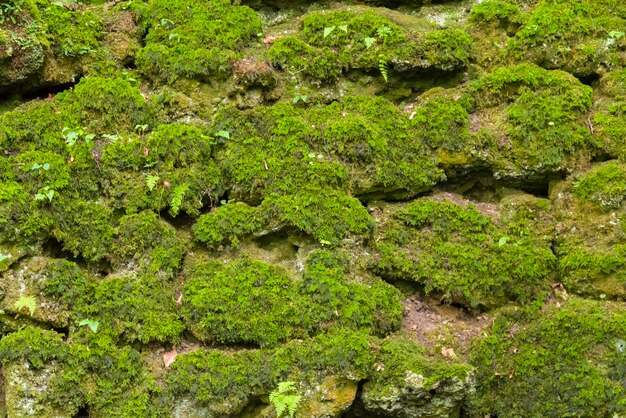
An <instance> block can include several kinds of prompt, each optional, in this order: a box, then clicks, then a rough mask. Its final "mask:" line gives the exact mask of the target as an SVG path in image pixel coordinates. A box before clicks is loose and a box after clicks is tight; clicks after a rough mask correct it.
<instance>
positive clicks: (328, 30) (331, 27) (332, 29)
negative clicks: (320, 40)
mask: <svg viewBox="0 0 626 418" xmlns="http://www.w3.org/2000/svg"><path fill="white" fill-rule="evenodd" d="M334 30H335V26H329V27H327V28H324V38H326V37H327V36H328V35H330V34H331V33H333V31H334Z"/></svg>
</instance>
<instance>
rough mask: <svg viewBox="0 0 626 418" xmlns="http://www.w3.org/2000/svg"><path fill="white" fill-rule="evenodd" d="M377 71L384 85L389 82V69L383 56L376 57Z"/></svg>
mask: <svg viewBox="0 0 626 418" xmlns="http://www.w3.org/2000/svg"><path fill="white" fill-rule="evenodd" d="M378 69H379V70H380V74H381V75H382V76H383V79H385V83H388V82H389V68H388V66H387V58H385V56H384V55H382V54H381V55H379V56H378Z"/></svg>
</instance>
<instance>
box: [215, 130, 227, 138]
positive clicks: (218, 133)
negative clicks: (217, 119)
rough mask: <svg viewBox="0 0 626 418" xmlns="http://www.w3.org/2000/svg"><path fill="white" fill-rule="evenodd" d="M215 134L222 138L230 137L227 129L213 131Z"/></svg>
mask: <svg viewBox="0 0 626 418" xmlns="http://www.w3.org/2000/svg"><path fill="white" fill-rule="evenodd" d="M215 136H217V137H220V138H224V139H230V132H228V131H217V132H215Z"/></svg>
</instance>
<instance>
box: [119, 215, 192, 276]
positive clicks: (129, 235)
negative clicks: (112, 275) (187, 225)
mask: <svg viewBox="0 0 626 418" xmlns="http://www.w3.org/2000/svg"><path fill="white" fill-rule="evenodd" d="M117 231H118V233H117V238H116V241H115V244H114V246H113V248H112V255H113V258H114V263H113V264H114V265H115V266H119V267H122V266H128V263H137V264H138V267H139V268H140V269H142V270H145V271H147V272H149V273H150V274H163V275H165V276H166V277H170V276H172V275H173V274H174V273H175V272H176V271H177V270H178V268H179V267H180V263H181V260H182V257H183V245H182V242H181V241H180V240H179V238H178V237H177V235H176V230H175V229H174V227H172V226H171V225H170V224H168V223H167V222H165V221H163V220H161V219H159V217H158V216H157V214H156V213H154V212H151V211H144V212H141V213H138V214H133V215H127V216H123V217H122V218H120V220H119V224H118V227H117Z"/></svg>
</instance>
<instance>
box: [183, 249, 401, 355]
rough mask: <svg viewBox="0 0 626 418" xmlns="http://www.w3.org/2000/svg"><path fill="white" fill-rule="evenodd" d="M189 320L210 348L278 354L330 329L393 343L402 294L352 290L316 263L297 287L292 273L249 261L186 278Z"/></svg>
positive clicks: (202, 268) (196, 269)
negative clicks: (277, 349)
mask: <svg viewBox="0 0 626 418" xmlns="http://www.w3.org/2000/svg"><path fill="white" fill-rule="evenodd" d="M186 276H187V277H188V280H187V283H186V285H185V288H184V291H183V311H182V312H183V316H184V317H185V320H186V322H187V324H188V326H189V328H190V329H191V330H192V331H193V332H194V334H195V335H196V336H197V337H198V338H200V339H201V340H205V341H214V342H219V343H231V344H232V343H235V344H236V343H254V344H258V345H260V346H261V347H263V346H273V345H276V344H277V343H278V342H282V341H285V340H288V339H293V338H303V337H307V336H309V335H313V334H314V333H317V332H319V331H320V330H323V329H326V328H327V327H329V326H341V327H345V328H350V329H362V330H367V331H369V332H373V333H377V334H380V335H385V334H386V333H388V332H391V331H393V330H394V329H396V328H397V327H398V325H399V322H400V318H401V314H402V310H401V307H400V305H399V293H398V292H397V291H396V290H395V289H393V288H392V287H390V286H388V285H386V284H384V283H380V282H377V283H375V284H374V285H372V286H365V285H360V284H350V283H347V282H346V281H345V279H344V276H345V272H344V271H343V270H342V269H337V268H334V269H331V268H326V267H324V266H323V265H321V264H318V263H311V264H310V265H308V267H307V270H305V273H304V278H303V280H302V281H301V282H297V281H296V280H295V279H293V278H292V277H290V276H289V275H288V274H287V272H286V271H284V270H283V269H281V268H278V267H274V266H272V265H268V264H264V263H261V262H258V261H250V260H248V259H246V258H242V259H239V260H237V261H234V262H230V263H227V264H223V263H219V262H209V263H201V264H198V265H194V266H191V267H189V268H188V269H187V271H186Z"/></svg>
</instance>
